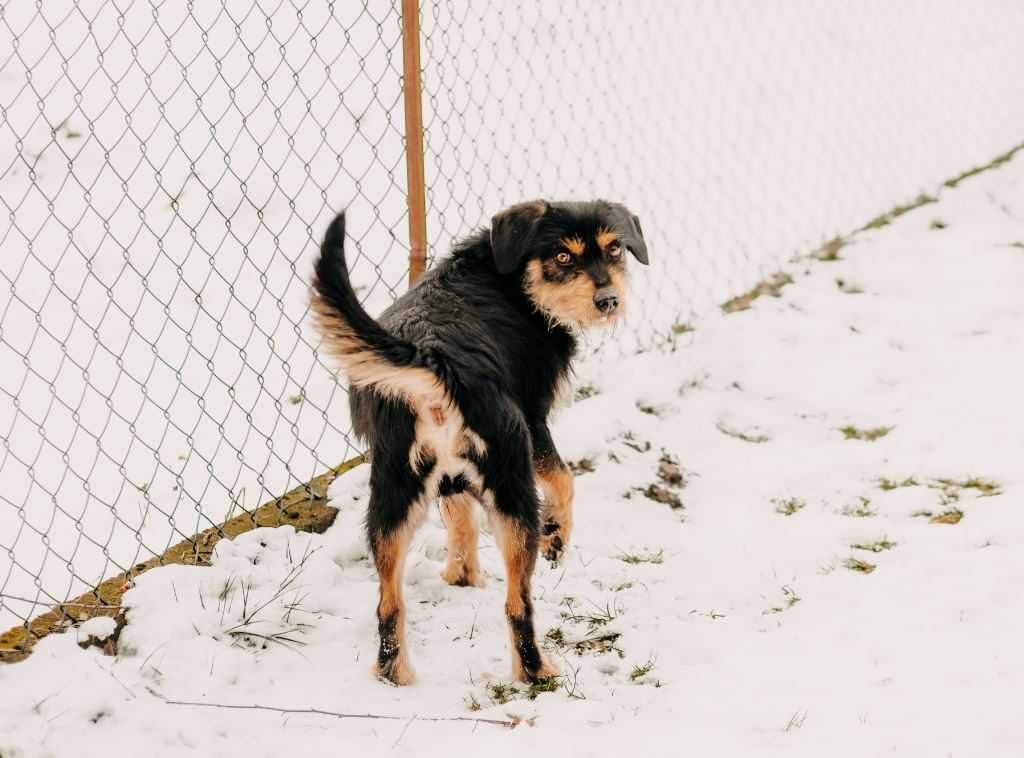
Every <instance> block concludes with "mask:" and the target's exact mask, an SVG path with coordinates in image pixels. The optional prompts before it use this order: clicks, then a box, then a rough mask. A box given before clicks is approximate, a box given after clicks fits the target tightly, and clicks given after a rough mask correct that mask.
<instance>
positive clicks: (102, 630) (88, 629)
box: [77, 616, 117, 642]
mask: <svg viewBox="0 0 1024 758" xmlns="http://www.w3.org/2000/svg"><path fill="white" fill-rule="evenodd" d="M116 628H117V622H116V621H114V619H113V618H112V617H110V616H95V617H93V618H91V619H89V620H88V621H83V622H82V623H81V624H79V625H78V629H77V631H78V641H79V642H88V641H89V638H90V637H93V638H94V639H95V640H96V641H98V642H103V641H104V640H105V639H107V638H108V637H110V635H112V634H113V633H114V630H115V629H116Z"/></svg>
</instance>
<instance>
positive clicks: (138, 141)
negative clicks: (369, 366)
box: [0, 0, 1024, 629]
mask: <svg viewBox="0 0 1024 758" xmlns="http://www.w3.org/2000/svg"><path fill="white" fill-rule="evenodd" d="M399 5H400V4H399V3H396V2H395V0H361V2H333V1H328V0H309V1H307V0H302V1H301V2H300V1H299V0H295V1H294V2H288V1H287V0H285V1H283V2H273V3H265V2H264V3H258V2H253V0H221V1H220V2H205V3H196V2H192V3H185V2H177V3H173V2H164V3H155V2H147V1H146V0H133V1H129V0H125V1H124V2H117V3H112V2H109V0H46V2H36V3H32V2H20V3H18V2H8V3H4V4H3V14H2V18H0V113H2V117H0V439H2V441H3V450H2V452H0V629H3V628H6V627H8V626H10V625H14V624H16V623H20V622H21V621H23V620H26V619H29V618H32V617H33V616H35V615H37V614H39V613H40V612H41V611H43V610H44V609H45V608H47V607H48V606H49V605H50V604H51V603H53V602H57V601H62V600H65V599H67V598H71V597H74V596H75V595H77V594H79V593H81V592H84V591H86V590H87V589H88V588H89V587H92V586H95V585H96V584H97V583H98V582H99V581H101V580H102V579H103V578H105V577H108V576H111V575H115V574H117V573H119V572H120V571H121V570H123V569H125V568H127V567H129V566H132V565H134V564H135V563H136V562H138V561H141V560H145V559H147V558H149V557H151V556H152V555H154V554H156V555H158V554H160V553H162V552H163V551H164V550H165V549H166V548H167V547H168V546H169V545H170V544H174V543H176V542H178V541H180V540H181V539H185V538H187V537H189V536H191V535H192V534H193V533H194V532H196V531H197V530H200V529H203V528H205V527H207V526H210V525H213V524H216V523H219V522H220V521H221V520H222V519H223V517H224V516H225V514H226V513H228V512H229V511H230V510H231V509H237V507H244V508H248V509H252V508H254V507H256V506H258V505H259V504H261V503H264V502H266V501H268V500H270V499H272V498H274V497H277V496H279V495H280V494H281V493H282V492H285V491H288V490H289V489H291V488H292V487H295V486H298V485H299V484H301V483H302V482H305V481H308V480H309V478H310V477H312V476H314V475H315V474H317V473H320V472H322V471H323V470H325V469H326V468H328V467H329V466H333V465H336V464H337V463H339V462H340V461H342V460H345V459H346V458H349V457H351V456H352V455H353V454H354V453H355V452H356V449H355V447H354V446H353V445H352V444H351V443H350V441H349V439H348V438H347V437H346V433H347V431H348V428H349V427H348V418H347V405H346V399H345V394H344V391H343V389H342V387H341V385H339V384H338V383H337V382H336V381H335V379H334V375H333V373H332V371H331V370H330V367H329V366H328V365H325V364H326V362H325V361H323V360H322V359H321V358H320V357H318V355H317V353H316V351H315V348H316V344H317V342H316V337H315V336H314V335H313V334H312V333H311V331H310V330H309V328H308V320H307V319H306V310H307V304H308V288H307V285H308V277H309V272H310V265H311V258H312V256H313V255H314V253H315V250H316V246H317V243H318V240H319V235H320V234H321V231H322V230H323V228H324V227H325V225H326V223H327V220H328V219H329V218H330V216H331V215H332V213H333V212H334V211H335V210H336V209H337V208H338V207H340V206H341V205H345V204H348V205H349V206H350V208H351V211H352V212H351V214H350V217H349V231H350V233H351V235H352V240H351V245H350V251H351V253H352V259H353V264H354V275H355V278H356V281H357V283H358V284H359V285H360V286H361V287H362V289H360V295H361V296H362V297H364V298H365V300H366V302H367V305H368V307H369V309H370V310H371V311H372V312H378V311H379V310H380V309H381V308H382V307H384V305H386V304H387V303H389V302H390V301H391V299H392V298H393V297H394V296H396V295H397V294H399V293H400V292H402V291H404V288H405V270H406V253H407V251H406V247H405V242H404V240H405V238H406V234H405V228H406V215H405V214H406V210H405V207H406V206H405V197H406V192H405V189H406V187H405V181H406V174H405V168H404V165H403V158H404V152H403V144H402V135H403V124H404V121H403V113H402V99H401V80H400V72H401V34H400V19H399V16H398V10H399V8H398V6H399ZM421 6H422V9H423V11H422V16H423V30H422V31H423V35H422V37H423V45H422V64H423V79H424V82H423V84H424V97H423V106H424V124H425V130H426V135H425V139H426V183H427V185H428V198H427V199H428V233H429V237H430V247H431V250H430V252H431V254H444V253H445V252H446V251H447V249H448V247H449V243H450V242H451V240H452V238H453V237H455V236H459V235H462V234H465V233H466V232H467V231H469V230H470V229H471V228H473V227H474V226H476V225H478V224H480V223H485V222H486V221H487V220H488V219H489V218H490V217H491V215H492V214H493V213H495V212H496V211H497V210H499V209H500V208H501V207H503V206H505V205H507V204H510V203H512V202H518V201H521V200H523V199H525V198H530V197H533V196H540V195H544V196H549V197H559V198H567V197H575V198H588V197H593V196H610V197H613V198H614V199H617V200H621V201H623V202H626V203H627V204H628V205H630V207H632V208H633V209H634V210H635V211H636V212H637V213H638V214H639V215H640V217H641V219H642V220H643V223H644V228H645V230H646V232H647V234H648V236H649V237H650V240H651V250H652V265H651V270H650V271H649V272H647V275H646V276H645V277H643V278H640V279H638V282H637V291H636V297H634V299H633V303H634V306H635V307H634V315H633V317H632V319H631V320H630V322H629V323H628V324H626V325H624V327H623V328H622V329H621V330H620V331H619V333H618V334H617V335H616V337H615V339H614V340H613V341H612V343H611V344H610V345H608V346H607V347H608V350H607V351H606V352H605V355H613V354H614V353H616V352H619V351H621V353H624V354H629V353H631V352H632V351H633V348H634V347H635V346H636V345H637V343H638V342H640V343H643V344H649V343H651V342H653V341H654V338H655V336H657V335H661V334H663V333H664V331H665V330H666V329H667V328H668V327H669V326H670V325H671V324H672V323H673V321H674V320H675V319H676V318H677V317H678V316H679V315H680V314H683V317H684V318H686V319H689V318H690V314H692V313H704V312H706V311H707V310H708V308H713V307H714V306H715V305H716V304H717V303H719V302H721V301H722V300H724V299H726V298H727V297H730V296H732V295H733V294H735V293H736V292H737V291H741V290H744V289H746V288H748V287H750V286H751V285H752V284H753V283H754V282H756V281H758V280H759V279H760V278H761V277H763V276H764V275H765V274H767V273H770V271H772V270H773V269H774V268H775V266H776V265H777V262H778V261H779V260H783V259H785V258H788V257H789V256H791V255H792V254H793V253H794V252H797V251H807V250H810V249H812V248H813V247H815V246H817V244H818V243H820V242H821V241H823V240H825V239H827V238H829V237H831V236H832V235H835V234H839V233H845V232H848V231H849V230H851V229H854V228H856V227H857V226H858V225H860V224H862V223H863V222H864V221H865V220H866V219H867V218H869V217H871V216H873V215H875V214H876V213H879V212H881V211H882V210H884V209H885V208H888V207H891V206H893V205H895V204H897V203H900V202H905V201H907V200H909V199H912V198H914V197H916V196H917V195H918V193H919V192H922V191H928V192H931V191H932V190H933V189H934V187H935V186H936V185H938V184H939V183H941V182H942V181H943V180H945V179H946V178H948V177H949V176H952V175H954V174H956V173H958V172H959V171H962V170H964V169H966V168H968V167H971V166H974V165H978V164H980V163H984V162H986V161H988V160H990V159H991V158H992V157H993V156H995V155H997V154H999V153H1001V152H1003V151H1005V150H1007V149H1009V148H1010V147H1011V146H1012V145H1014V144H1016V143H1018V142H1019V141H1020V139H1021V134H1020V124H1021V123H1024V98H1021V97H1020V71H1021V70H1024V46H1022V45H1021V44H1020V39H1021V38H1022V36H1024V4H1021V3H1011V2H1005V1H1004V0H991V1H990V2H973V3H965V2H962V0H901V1H900V2H898V3H894V2H891V0H861V2H857V3H846V4H840V3H823V2H820V1H819V0H761V1H760V2H746V3H721V2H708V1H707V0H685V1H684V0H657V1H655V0H647V1H646V2H643V3H638V2H629V0H601V2H597V0H590V1H589V2H552V1H551V0H517V2H515V3H509V2H489V3H483V2H474V3H470V2H444V1H443V0H430V1H429V2H428V1H426V0H425V2H423V3H422V4H421ZM596 342H597V341H596V340H595V344H596Z"/></svg>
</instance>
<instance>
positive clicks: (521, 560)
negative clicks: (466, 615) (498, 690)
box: [483, 403, 558, 683]
mask: <svg viewBox="0 0 1024 758" xmlns="http://www.w3.org/2000/svg"><path fill="white" fill-rule="evenodd" d="M502 410H505V413H506V414H507V415H506V418H505V422H504V423H502V424H500V425H499V426H498V428H497V429H493V430H492V435H491V436H490V438H488V437H485V438H484V439H485V440H486V442H487V458H486V460H485V461H484V471H483V474H484V477H483V483H484V488H485V495H484V501H485V502H486V503H487V504H488V505H492V506H493V510H492V512H491V515H492V518H491V524H492V526H493V528H494V536H495V539H496V541H497V543H498V547H499V549H500V550H501V554H502V557H503V558H504V561H505V573H506V576H507V583H506V585H507V587H506V589H507V594H506V597H505V615H506V616H507V617H508V626H509V634H510V635H511V638H512V670H513V673H514V675H515V678H516V679H518V680H519V681H522V682H531V683H536V682H538V681H540V680H541V679H545V678H547V677H549V676H554V675H555V674H557V673H558V668H557V667H556V666H553V665H552V664H551V663H550V662H548V660H547V659H546V658H545V657H544V655H543V654H542V653H541V651H540V649H539V648H538V647H537V638H536V634H535V631H534V627H533V599H532V597H531V593H530V583H531V579H532V577H533V570H534V567H535V566H536V564H537V549H538V545H539V536H540V535H539V531H540V530H539V513H538V511H539V509H540V503H539V502H538V498H537V488H536V484H535V482H534V479H533V463H532V461H531V447H532V446H531V442H530V434H529V432H528V430H527V425H526V422H525V419H523V417H522V415H521V414H519V411H518V409H517V408H515V407H514V406H513V405H512V404H511V403H505V408H504V409H502Z"/></svg>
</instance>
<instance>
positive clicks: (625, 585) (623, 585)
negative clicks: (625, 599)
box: [608, 582, 633, 592]
mask: <svg viewBox="0 0 1024 758" xmlns="http://www.w3.org/2000/svg"><path fill="white" fill-rule="evenodd" d="M632 587H633V582H619V583H618V584H613V585H612V586H611V587H609V588H608V589H610V590H611V591H612V592H622V591H623V590H628V589H631V588H632Z"/></svg>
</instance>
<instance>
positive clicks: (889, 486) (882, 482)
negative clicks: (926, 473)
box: [878, 476, 920, 492]
mask: <svg viewBox="0 0 1024 758" xmlns="http://www.w3.org/2000/svg"><path fill="white" fill-rule="evenodd" d="M919 486H920V483H919V482H918V481H917V479H915V478H914V477H912V476H908V477H907V478H906V479H904V480H903V481H897V480H895V479H886V478H885V477H884V476H883V477H882V478H881V479H879V480H878V489H880V490H883V491H885V492H889V491H890V490H898V489H900V488H901V487H919Z"/></svg>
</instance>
